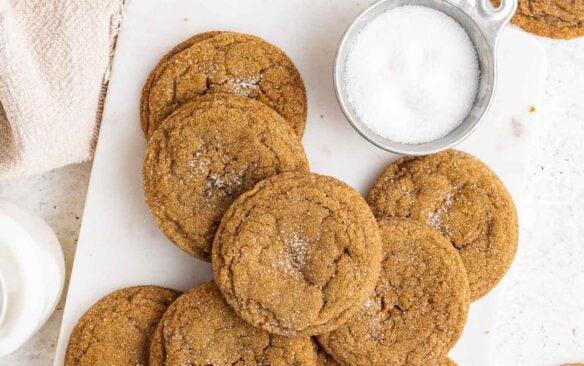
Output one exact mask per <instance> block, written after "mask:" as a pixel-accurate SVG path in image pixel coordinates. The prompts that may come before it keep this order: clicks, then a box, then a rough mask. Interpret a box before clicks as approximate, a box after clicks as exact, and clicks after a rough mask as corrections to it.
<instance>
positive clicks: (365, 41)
mask: <svg viewBox="0 0 584 366" xmlns="http://www.w3.org/2000/svg"><path fill="white" fill-rule="evenodd" d="M346 62H347V64H346V84H347V94H348V97H349V103H350V104H351V105H352V107H353V109H354V110H355V113H356V114H357V115H358V117H359V118H360V119H361V120H362V121H363V122H364V123H365V124H366V125H368V126H369V127H370V128H371V129H372V130H373V131H374V132H376V133H377V134H379V135H381V136H383V137H386V138H388V139H390V140H393V141H396V142H402V143H411V144H415V143H424V142H428V141H432V140H436V139H439V138H440V137H443V136H445V135H447V134H448V133H449V132H450V131H452V130H453V129H455V128H456V127H457V126H458V125H459V124H460V123H461V122H462V121H463V120H464V118H465V117H466V115H467V114H468V112H469V111H470V109H471V108H472V105H473V103H474V100H475V97H476V94H477V89H478V83H479V66H478V61H477V56H476V51H475V48H474V45H473V44H472V42H471V40H470V38H469V37H468V35H467V33H466V32H465V30H464V29H463V28H462V26H460V24H458V23H457V22H456V21H455V20H454V19H452V18H450V17H449V16H447V15H446V14H444V13H442V12H439V11H437V10H434V9H431V8H428V7H424V6H402V7H398V8H395V9H392V10H390V11H387V12H385V13H383V14H381V15H379V16H377V17H376V18H375V19H373V20H372V21H371V22H369V24H367V25H366V26H365V27H364V28H363V29H362V30H361V31H360V33H359V35H358V36H357V38H356V39H355V41H354V43H353V45H352V46H351V49H350V51H349V55H348V57H347V60H346Z"/></svg>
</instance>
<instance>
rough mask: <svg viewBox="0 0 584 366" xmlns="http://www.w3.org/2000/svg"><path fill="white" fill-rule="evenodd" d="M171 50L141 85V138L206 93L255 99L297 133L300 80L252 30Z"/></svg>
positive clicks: (302, 116)
mask: <svg viewBox="0 0 584 366" xmlns="http://www.w3.org/2000/svg"><path fill="white" fill-rule="evenodd" d="M174 51H175V53H174V55H172V56H169V57H165V58H163V59H162V60H161V62H160V63H159V64H158V66H156V68H155V69H154V71H152V73H151V75H150V77H149V78H148V81H147V82H146V85H145V86H144V89H143V93H142V100H141V108H140V109H141V111H140V114H141V124H142V129H143V130H144V133H145V135H146V137H149V136H151V135H152V134H153V133H154V131H155V130H156V129H157V128H158V125H159V124H160V122H161V121H162V120H163V119H164V118H165V117H166V116H168V115H169V114H170V113H171V112H172V111H173V110H174V109H176V108H177V107H178V106H180V105H181V104H183V103H185V102H186V101H188V100H189V99H191V98H193V97H195V96H199V95H204V94H210V93H231V94H235V95H239V96H245V97H249V98H252V99H256V100H258V101H260V102H262V103H264V104H266V105H268V106H269V107H271V108H273V109H274V110H276V111H277V112H278V113H279V114H281V115H282V116H283V117H284V118H285V119H286V120H287V121H288V122H289V124H290V125H291V126H292V128H293V129H294V131H295V132H296V134H297V135H298V136H302V134H303V132H304V125H305V123H306V113H307V101H306V91H305V88H304V83H303V81H302V78H301V77H300V73H299V72H298V70H297V69H296V67H295V66H294V64H293V63H292V61H291V60H290V59H289V58H288V56H286V54H285V53H284V52H283V51H282V50H280V49H279V48H277V47H275V46H273V45H271V44H269V43H267V42H266V41H264V40H263V39H261V38H259V37H256V36H252V35H246V34H240V33H233V32H211V33H204V34H203V35H200V36H199V37H196V38H191V39H190V40H188V41H186V43H183V44H181V45H179V46H178V48H175V50H174ZM176 51H178V52H176ZM172 52H173V51H171V53H172Z"/></svg>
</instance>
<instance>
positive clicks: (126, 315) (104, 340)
mask: <svg viewBox="0 0 584 366" xmlns="http://www.w3.org/2000/svg"><path fill="white" fill-rule="evenodd" d="M177 296H178V293H177V292H176V291H174V290H170V289H166V288H162V287H156V286H138V287H130V288H125V289H122V290H119V291H116V292H113V293H111V294H109V295H107V296H106V297H104V298H102V299H101V300H99V301H98V302H97V303H96V304H95V305H93V306H92V307H91V308H90V309H89V310H88V311H87V312H86V313H85V314H84V315H83V316H82V317H81V319H79V321H78V322H77V325H76V326H75V328H74V329H73V332H72V333H71V337H70V338H69V345H68V346H67V352H66V354H65V366H81V365H83V366H103V365H116V366H136V365H147V364H148V358H149V353H150V340H151V338H152V335H153V333H154V330H155V328H156V325H157V324H158V321H159V320H160V318H161V317H162V314H163V313H164V312H165V311H166V309H167V307H168V306H169V305H170V304H171V303H172V302H173V301H174V300H175V299H176V297H177Z"/></svg>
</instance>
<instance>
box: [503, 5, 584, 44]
mask: <svg viewBox="0 0 584 366" xmlns="http://www.w3.org/2000/svg"><path fill="white" fill-rule="evenodd" d="M492 1H493V4H494V5H495V6H499V4H500V3H501V1H500V0H492ZM511 21H512V22H513V23H514V24H516V25H518V26H520V27H521V28H523V29H524V30H526V31H527V32H530V33H533V34H537V35H538V36H542V37H550V38H562V39H571V38H576V37H580V36H582V35H584V1H582V0H519V2H518V5H517V11H516V12H515V15H514V16H513V18H512V19H511Z"/></svg>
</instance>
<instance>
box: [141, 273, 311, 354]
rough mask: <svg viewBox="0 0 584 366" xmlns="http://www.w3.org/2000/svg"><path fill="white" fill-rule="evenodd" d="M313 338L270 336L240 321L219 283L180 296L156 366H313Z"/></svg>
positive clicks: (165, 323)
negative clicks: (228, 303)
mask: <svg viewBox="0 0 584 366" xmlns="http://www.w3.org/2000/svg"><path fill="white" fill-rule="evenodd" d="M315 364H316V350H315V348H314V345H313V344H312V341H311V339H310V338H309V337H296V338H288V337H282V336H277V335H273V334H270V333H267V332H265V331H263V330H261V329H259V328H256V327H253V326H251V325H249V324H247V323H246V322H245V321H243V320H242V319H241V318H239V317H238V316H237V315H236V314H235V313H234V312H233V310H231V308H230V307H229V306H228V305H227V304H226V303H225V300H224V299H223V296H221V293H220V292H219V290H218V289H217V287H216V286H215V284H214V283H213V282H208V283H205V284H203V285H200V286H199V287H197V288H194V289H192V290H190V291H189V292H187V293H186V294H184V295H183V296H181V297H180V298H178V300H176V301H175V302H174V304H172V305H171V306H170V307H169V308H168V311H167V312H166V313H165V314H164V316H163V317H162V320H161V321H160V324H159V325H158V328H157V329H156V333H155V335H154V337H153V340H152V348H151V352H150V366H182V365H191V366H207V365H213V366H223V365H240V366H256V365H264V366H304V365H306V366H312V365H315Z"/></svg>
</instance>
